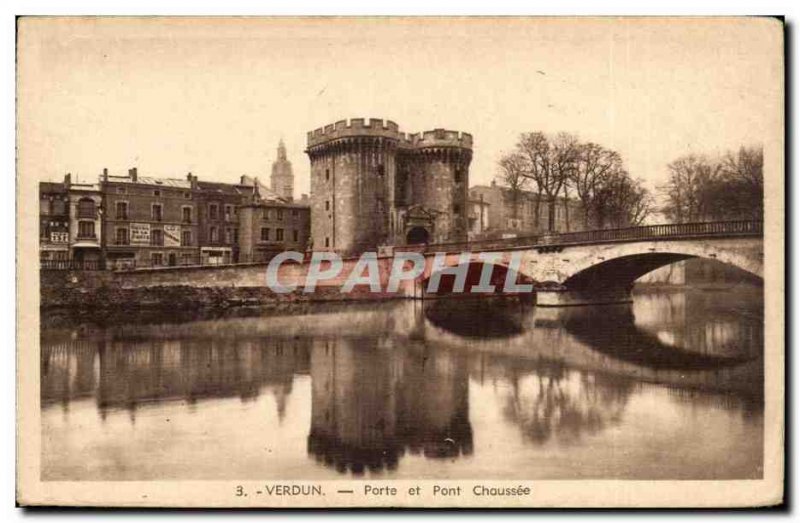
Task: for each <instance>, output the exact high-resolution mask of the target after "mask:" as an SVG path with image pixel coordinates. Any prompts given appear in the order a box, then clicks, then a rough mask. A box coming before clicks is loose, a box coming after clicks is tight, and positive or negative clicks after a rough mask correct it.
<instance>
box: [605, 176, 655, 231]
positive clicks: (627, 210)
mask: <svg viewBox="0 0 800 523" xmlns="http://www.w3.org/2000/svg"><path fill="white" fill-rule="evenodd" d="M595 207H596V209H597V213H598V225H599V226H600V227H601V228H602V227H605V226H606V225H608V226H609V227H612V228H619V227H630V226H636V225H641V224H642V222H644V220H645V219H646V218H647V217H648V216H649V215H650V214H652V212H653V198H652V196H651V195H650V193H649V191H648V190H647V189H646V188H645V187H644V185H643V184H642V182H641V180H638V179H637V180H634V179H633V178H631V176H630V174H628V172H627V171H625V170H624V169H617V170H614V171H612V172H610V173H608V174H607V175H606V176H604V178H603V181H602V184H601V186H600V187H598V188H597V195H596V202H595Z"/></svg>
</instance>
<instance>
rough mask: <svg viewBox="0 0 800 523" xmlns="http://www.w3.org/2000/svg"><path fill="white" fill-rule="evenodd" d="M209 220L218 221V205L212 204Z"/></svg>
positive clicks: (209, 210) (209, 208) (209, 209)
mask: <svg viewBox="0 0 800 523" xmlns="http://www.w3.org/2000/svg"><path fill="white" fill-rule="evenodd" d="M208 219H209V220H216V219H217V204H216V203H212V204H211V205H209V206H208Z"/></svg>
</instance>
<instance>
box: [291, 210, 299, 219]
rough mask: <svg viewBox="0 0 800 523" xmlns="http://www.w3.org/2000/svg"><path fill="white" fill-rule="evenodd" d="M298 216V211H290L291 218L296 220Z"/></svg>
mask: <svg viewBox="0 0 800 523" xmlns="http://www.w3.org/2000/svg"><path fill="white" fill-rule="evenodd" d="M298 216H300V211H298V210H297V209H292V218H297V217H298Z"/></svg>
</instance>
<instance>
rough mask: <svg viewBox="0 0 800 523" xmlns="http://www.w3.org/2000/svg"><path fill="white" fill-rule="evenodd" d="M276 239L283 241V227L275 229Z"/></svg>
mask: <svg viewBox="0 0 800 523" xmlns="http://www.w3.org/2000/svg"><path fill="white" fill-rule="evenodd" d="M275 239H276V240H277V241H279V242H282V241H283V229H275Z"/></svg>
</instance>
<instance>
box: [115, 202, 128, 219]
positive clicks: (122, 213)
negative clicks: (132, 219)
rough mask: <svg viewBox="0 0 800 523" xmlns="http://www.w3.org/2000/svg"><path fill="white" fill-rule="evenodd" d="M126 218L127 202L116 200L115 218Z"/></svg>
mask: <svg viewBox="0 0 800 523" xmlns="http://www.w3.org/2000/svg"><path fill="white" fill-rule="evenodd" d="M127 219H128V202H117V220H127Z"/></svg>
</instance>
